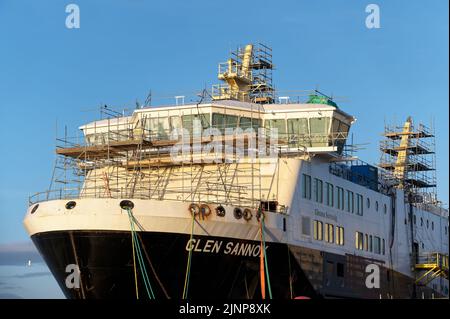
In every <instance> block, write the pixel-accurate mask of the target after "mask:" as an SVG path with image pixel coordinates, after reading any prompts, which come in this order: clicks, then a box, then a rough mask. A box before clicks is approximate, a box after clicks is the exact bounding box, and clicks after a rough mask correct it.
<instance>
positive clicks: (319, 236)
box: [314, 220, 323, 240]
mask: <svg viewBox="0 0 450 319" xmlns="http://www.w3.org/2000/svg"><path fill="white" fill-rule="evenodd" d="M314 239H315V240H323V223H322V222H321V221H318V220H315V221H314Z"/></svg>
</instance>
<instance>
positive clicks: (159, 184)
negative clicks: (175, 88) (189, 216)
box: [30, 108, 304, 209]
mask: <svg viewBox="0 0 450 319" xmlns="http://www.w3.org/2000/svg"><path fill="white" fill-rule="evenodd" d="M159 112H165V111H159V110H158V111H155V110H153V111H152V112H151V116H152V118H156V119H157V118H159V117H160V114H159ZM180 112H181V111H180ZM183 112H184V114H186V110H184V111H183ZM190 112H191V113H192V115H195V114H197V112H198V109H196V108H192V109H191V111H190ZM150 119H151V118H150V116H149V115H143V116H142V118H139V117H136V116H135V115H133V116H123V115H120V114H111V113H110V114H109V116H108V117H107V118H106V119H103V120H102V121H96V122H93V123H92V124H89V125H87V126H84V127H83V132H84V138H82V139H80V138H79V137H76V138H73V137H69V136H67V130H65V134H64V137H62V138H57V146H56V156H57V159H56V162H55V167H54V173H53V177H52V183H51V185H50V188H49V190H47V191H45V192H41V193H37V194H35V195H33V196H31V197H30V204H33V203H36V202H39V201H43V200H51V199H70V198H116V199H121V198H137V199H150V200H151V199H153V200H174V201H182V202H207V203H211V204H220V205H233V206H239V207H249V208H253V209H256V208H258V207H260V205H261V204H262V203H263V202H272V201H273V202H275V201H276V198H274V197H275V196H270V197H269V194H272V195H273V190H272V188H273V185H274V179H276V177H277V174H276V171H277V169H278V168H277V165H278V158H275V159H274V158H270V157H267V155H268V153H269V152H270V136H258V134H257V133H255V137H256V141H257V143H256V144H255V145H253V144H252V145H250V144H249V141H248V139H249V138H251V136H248V135H247V136H246V137H241V136H238V135H226V134H225V133H224V134H223V135H221V136H219V137H217V136H216V137H215V142H216V143H220V144H221V145H222V150H223V151H222V152H221V153H220V154H217V153H205V152H204V148H203V147H202V146H204V145H205V144H207V143H211V142H212V137H211V136H202V137H200V138H198V139H196V138H195V137H189V138H187V139H185V137H184V136H183V135H181V136H177V137H176V138H175V137H174V138H172V137H171V135H170V134H169V132H166V131H164V130H162V131H160V130H159V131H158V132H154V131H152V130H149V129H147V127H148V126H147V125H146V122H148V121H149V120H150ZM241 138H242V139H241ZM175 145H177V146H178V147H179V148H180V149H183V148H185V147H187V148H188V149H189V151H188V152H187V153H186V154H184V155H183V157H182V159H181V160H178V161H174V159H173V157H172V156H171V149H172V147H173V146H175ZM230 145H231V147H232V151H230V149H227V147H230ZM262 145H264V147H263V148H261V147H262ZM242 147H243V149H242ZM251 147H252V148H253V149H250V148H251ZM274 147H281V145H278V144H277V145H276V146H274ZM202 148H203V151H202ZM252 150H253V151H255V153H256V154H257V155H258V158H256V159H252V158H249V157H248V156H247V155H248V153H249V152H250V151H252ZM263 153H264V154H263ZM299 155H304V153H303V150H299ZM276 209H278V208H276Z"/></svg>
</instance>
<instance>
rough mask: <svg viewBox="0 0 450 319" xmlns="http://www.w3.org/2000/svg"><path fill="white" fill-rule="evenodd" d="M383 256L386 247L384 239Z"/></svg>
mask: <svg viewBox="0 0 450 319" xmlns="http://www.w3.org/2000/svg"><path fill="white" fill-rule="evenodd" d="M382 248H383V255H384V254H385V253H386V245H385V241H384V238H383V247H382Z"/></svg>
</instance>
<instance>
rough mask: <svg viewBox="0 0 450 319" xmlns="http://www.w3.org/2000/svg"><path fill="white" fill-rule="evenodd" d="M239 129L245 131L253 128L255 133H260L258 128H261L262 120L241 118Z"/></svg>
mask: <svg viewBox="0 0 450 319" xmlns="http://www.w3.org/2000/svg"><path fill="white" fill-rule="evenodd" d="M239 127H240V128H241V129H242V130H244V131H245V130H246V129H248V128H253V130H254V131H255V132H258V128H260V127H261V120H260V119H255V118H250V117H241V118H240V119H239Z"/></svg>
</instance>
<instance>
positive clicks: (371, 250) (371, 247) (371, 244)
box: [369, 235, 373, 252]
mask: <svg viewBox="0 0 450 319" xmlns="http://www.w3.org/2000/svg"><path fill="white" fill-rule="evenodd" d="M369 251H370V252H373V240H372V235H370V236H369Z"/></svg>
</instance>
